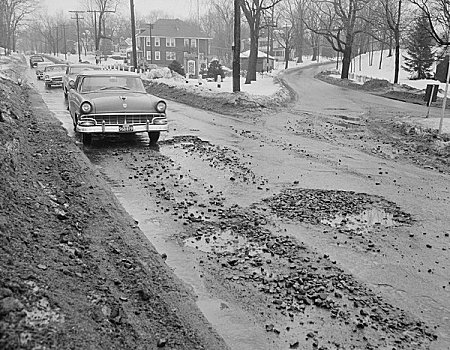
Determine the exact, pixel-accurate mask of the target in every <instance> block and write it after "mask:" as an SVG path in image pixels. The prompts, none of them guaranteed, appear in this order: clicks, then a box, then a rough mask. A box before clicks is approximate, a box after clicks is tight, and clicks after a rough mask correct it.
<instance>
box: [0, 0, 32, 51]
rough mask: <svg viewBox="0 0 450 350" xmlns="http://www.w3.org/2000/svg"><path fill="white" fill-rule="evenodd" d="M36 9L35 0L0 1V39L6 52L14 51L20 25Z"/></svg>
mask: <svg viewBox="0 0 450 350" xmlns="http://www.w3.org/2000/svg"><path fill="white" fill-rule="evenodd" d="M36 8H37V2H36V1H35V0H1V1H0V29H1V33H2V34H0V39H1V41H0V42H2V43H3V45H4V46H5V47H6V48H7V51H8V52H10V51H11V50H12V51H15V49H16V47H15V46H16V32H17V30H18V28H19V26H20V24H21V23H23V22H24V20H25V19H26V18H27V17H28V16H29V15H30V14H31V13H33V12H34V11H35V10H36Z"/></svg>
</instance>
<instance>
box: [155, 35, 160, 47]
mask: <svg viewBox="0 0 450 350" xmlns="http://www.w3.org/2000/svg"><path fill="white" fill-rule="evenodd" d="M155 46H161V38H160V37H155Z"/></svg>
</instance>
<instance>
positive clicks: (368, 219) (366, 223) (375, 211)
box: [321, 208, 396, 231]
mask: <svg viewBox="0 0 450 350" xmlns="http://www.w3.org/2000/svg"><path fill="white" fill-rule="evenodd" d="M321 223H322V224H325V225H328V226H331V227H333V228H345V229H348V230H352V231H368V230H369V229H371V228H373V227H376V226H380V227H391V226H394V225H395V224H396V222H395V221H394V215H393V214H390V213H388V212H386V211H385V210H383V209H380V208H372V209H367V210H364V211H363V212H362V213H360V214H350V215H337V216H336V217H335V218H333V219H331V220H330V219H324V220H321Z"/></svg>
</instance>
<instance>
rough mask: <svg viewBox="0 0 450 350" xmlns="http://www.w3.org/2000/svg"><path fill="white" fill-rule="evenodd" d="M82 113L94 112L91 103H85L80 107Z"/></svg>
mask: <svg viewBox="0 0 450 350" xmlns="http://www.w3.org/2000/svg"><path fill="white" fill-rule="evenodd" d="M80 110H81V112H82V113H85V114H88V113H91V112H92V105H91V104H90V103H89V102H83V103H82V104H81V106H80Z"/></svg>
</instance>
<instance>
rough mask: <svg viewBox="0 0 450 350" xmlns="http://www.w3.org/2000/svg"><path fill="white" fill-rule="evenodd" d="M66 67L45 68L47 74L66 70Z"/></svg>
mask: <svg viewBox="0 0 450 350" xmlns="http://www.w3.org/2000/svg"><path fill="white" fill-rule="evenodd" d="M65 69H66V67H65V66H47V67H45V71H46V72H59V71H63V70H65Z"/></svg>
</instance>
